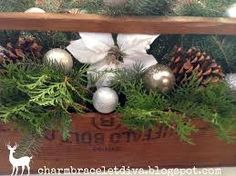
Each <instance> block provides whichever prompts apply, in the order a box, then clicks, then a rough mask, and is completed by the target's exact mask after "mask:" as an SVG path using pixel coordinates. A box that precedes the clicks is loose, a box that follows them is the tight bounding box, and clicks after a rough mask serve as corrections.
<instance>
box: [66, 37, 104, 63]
mask: <svg viewBox="0 0 236 176" xmlns="http://www.w3.org/2000/svg"><path fill="white" fill-rule="evenodd" d="M66 49H67V50H68V51H69V52H70V53H71V54H72V55H73V56H74V57H75V58H76V59H77V60H78V61H80V62H81V63H86V64H93V63H96V62H98V61H101V60H103V59H104V58H105V56H106V55H107V52H100V53H96V52H94V51H93V50H90V49H89V48H87V47H86V46H85V44H84V42H83V41H82V40H81V39H79V40H75V41H72V42H71V43H70V45H69V46H67V48H66Z"/></svg>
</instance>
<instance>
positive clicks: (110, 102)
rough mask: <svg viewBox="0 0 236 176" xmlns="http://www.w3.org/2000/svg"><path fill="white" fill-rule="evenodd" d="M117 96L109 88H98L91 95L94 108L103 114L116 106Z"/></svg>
mask: <svg viewBox="0 0 236 176" xmlns="http://www.w3.org/2000/svg"><path fill="white" fill-rule="evenodd" d="M118 103H119V98H118V95H117V93H116V92H115V91H114V90H113V89H111V88H109V87H102V88H99V89H98V90H97V91H96V92H95V93H94V95H93V106H94V108H95V109H96V110H97V111H98V112H100V113H103V114H108V113H111V112H113V111H114V110H115V109H116V107H117V106H118Z"/></svg>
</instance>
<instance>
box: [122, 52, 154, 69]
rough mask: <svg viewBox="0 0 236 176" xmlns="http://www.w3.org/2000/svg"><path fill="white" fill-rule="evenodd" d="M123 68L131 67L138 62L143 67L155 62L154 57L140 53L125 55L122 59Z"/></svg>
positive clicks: (145, 67)
mask: <svg viewBox="0 0 236 176" xmlns="http://www.w3.org/2000/svg"><path fill="white" fill-rule="evenodd" d="M123 60H124V64H123V65H124V67H125V68H133V67H134V66H135V65H137V64H140V65H142V66H143V68H144V69H147V68H148V67H150V66H152V65H155V64H157V61H156V59H155V58H154V57H153V56H152V55H148V54H140V55H130V56H129V55H127V56H126V57H125V58H124V59H123Z"/></svg>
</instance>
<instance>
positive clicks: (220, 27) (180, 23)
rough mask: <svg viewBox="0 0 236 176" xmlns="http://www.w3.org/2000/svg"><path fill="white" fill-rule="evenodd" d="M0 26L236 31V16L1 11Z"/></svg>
mask: <svg viewBox="0 0 236 176" xmlns="http://www.w3.org/2000/svg"><path fill="white" fill-rule="evenodd" d="M0 30H39V31H49V30H52V31H68V32H69V31H75V32H113V33H148V34H157V33H162V34H225V35H236V19H233V18H204V17H108V16H98V15H90V14H50V13H45V14H35V13H32V14H29V13H0Z"/></svg>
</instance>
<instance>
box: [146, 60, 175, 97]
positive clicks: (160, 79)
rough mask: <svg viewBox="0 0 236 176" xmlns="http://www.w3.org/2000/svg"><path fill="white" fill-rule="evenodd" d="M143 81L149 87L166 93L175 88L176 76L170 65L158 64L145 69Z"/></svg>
mask: <svg viewBox="0 0 236 176" xmlns="http://www.w3.org/2000/svg"><path fill="white" fill-rule="evenodd" d="M143 81H144V84H145V87H146V88H147V89H149V90H159V91H161V92H163V93H165V92H168V91H170V90H171V89H173V87H174V85H175V76H174V74H173V72H172V71H171V69H170V68H169V67H167V66H165V65H161V64H156V65H153V66H151V67H149V68H148V69H147V70H146V71H145V73H144V76H143Z"/></svg>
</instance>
